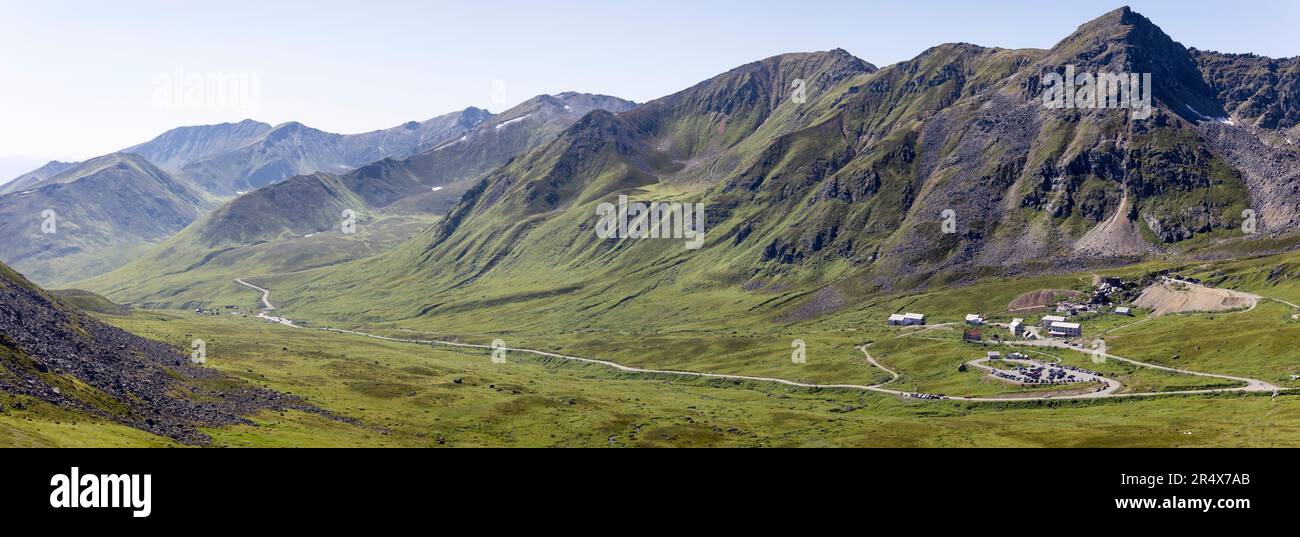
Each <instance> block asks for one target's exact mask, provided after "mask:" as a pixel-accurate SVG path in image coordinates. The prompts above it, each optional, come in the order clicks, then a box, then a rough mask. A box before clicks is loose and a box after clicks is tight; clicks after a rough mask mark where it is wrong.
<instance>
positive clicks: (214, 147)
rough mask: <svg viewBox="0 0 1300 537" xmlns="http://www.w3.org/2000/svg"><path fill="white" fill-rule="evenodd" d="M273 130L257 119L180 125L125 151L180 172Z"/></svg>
mask: <svg viewBox="0 0 1300 537" xmlns="http://www.w3.org/2000/svg"><path fill="white" fill-rule="evenodd" d="M270 130H271V126H270V125H267V124H266V123H261V122H258V121H253V120H244V121H241V122H239V123H222V124H220V125H200V126H195V127H180V128H177V129H172V130H169V131H167V132H164V133H162V134H161V135H159V136H158V137H157V138H154V139H153V140H150V141H148V142H145V143H143V144H140V145H137V146H134V147H128V148H126V149H123V150H122V151H121V152H122V153H132V154H136V155H140V156H142V157H144V158H146V159H149V162H152V163H153V164H154V165H155V166H157V167H159V168H162V169H164V170H168V171H176V170H179V169H180V168H181V167H183V166H185V165H186V164H189V163H191V162H197V161H200V160H204V159H208V158H212V157H215V156H217V155H221V154H223V153H229V152H231V151H234V150H236V149H239V148H241V147H244V146H246V145H248V144H251V143H253V142H255V141H257V140H258V139H260V138H261V137H262V136H263V135H265V134H266V133H267V132H269V131H270Z"/></svg>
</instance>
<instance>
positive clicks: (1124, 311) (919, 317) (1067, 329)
mask: <svg viewBox="0 0 1300 537" xmlns="http://www.w3.org/2000/svg"><path fill="white" fill-rule="evenodd" d="M1056 309H1057V313H1058V314H1054V315H1044V316H1043V318H1042V320H1041V321H1039V323H1040V324H1039V326H1038V327H1034V326H1033V325H1031V324H1029V323H1026V322H1025V320H1024V319H1021V318H1019V317H1017V318H1014V319H1012V320H1011V323H1009V324H1008V325H1007V328H1008V330H1010V332H1011V336H1012V337H1018V338H1028V339H1037V338H1038V337H1040V334H1039V330H1040V329H1041V330H1043V331H1046V334H1047V335H1048V336H1050V337H1057V338H1079V337H1083V325H1082V324H1080V323H1077V322H1072V321H1070V319H1069V316H1070V315H1077V314H1078V313H1077V312H1094V313H1095V312H1098V311H1099V310H1098V309H1097V307H1096V306H1092V305H1081V304H1071V303H1066V302H1062V303H1060V304H1058V305H1057V308H1056ZM1113 313H1114V314H1116V315H1123V316H1128V317H1131V316H1133V309H1132V308H1130V307H1127V306H1120V307H1117V308H1115V309H1114V310H1113ZM965 321H966V325H967V326H970V327H972V329H968V330H967V332H966V336H965V337H966V339H967V340H971V341H980V340H981V339H982V338H981V337H980V334H979V332H978V331H977V330H973V329H974V328H979V327H982V326H985V325H987V324H988V321H987V320H986V319H985V318H984V317H983V316H982V315H979V314H976V313H970V314H967V315H966V319H965ZM925 322H926V316H925V314H922V313H895V314H893V315H890V316H889V321H888V324H889V326H922V325H925ZM999 326H1001V325H1000V324H999Z"/></svg>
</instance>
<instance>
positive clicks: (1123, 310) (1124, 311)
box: [1115, 306, 1133, 316]
mask: <svg viewBox="0 0 1300 537" xmlns="http://www.w3.org/2000/svg"><path fill="white" fill-rule="evenodd" d="M1115 315H1128V316H1132V315H1133V309H1132V308H1129V307H1125V306H1121V307H1118V308H1115Z"/></svg>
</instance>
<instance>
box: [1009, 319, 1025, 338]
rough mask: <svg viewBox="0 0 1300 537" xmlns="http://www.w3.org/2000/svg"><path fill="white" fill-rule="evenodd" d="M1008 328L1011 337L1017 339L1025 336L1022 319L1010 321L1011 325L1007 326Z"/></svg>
mask: <svg viewBox="0 0 1300 537" xmlns="http://www.w3.org/2000/svg"><path fill="white" fill-rule="evenodd" d="M1008 327H1009V328H1010V329H1011V335H1013V336H1016V337H1019V336H1023V335H1025V320H1024V319H1020V318H1016V319H1012V320H1011V324H1010V325H1008Z"/></svg>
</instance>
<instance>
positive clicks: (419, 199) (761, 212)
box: [87, 8, 1300, 318]
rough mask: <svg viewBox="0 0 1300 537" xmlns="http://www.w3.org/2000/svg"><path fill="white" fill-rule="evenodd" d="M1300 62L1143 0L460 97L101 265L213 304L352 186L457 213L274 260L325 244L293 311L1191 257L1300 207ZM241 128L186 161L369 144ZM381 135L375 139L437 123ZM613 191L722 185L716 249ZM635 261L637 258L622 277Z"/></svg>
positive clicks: (804, 308)
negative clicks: (608, 223) (1061, 104)
mask: <svg viewBox="0 0 1300 537" xmlns="http://www.w3.org/2000/svg"><path fill="white" fill-rule="evenodd" d="M1063 72H1090V73H1139V74H1141V73H1149V74H1150V75H1151V77H1150V80H1151V81H1152V86H1151V87H1150V88H1149V90H1150V95H1151V104H1152V108H1153V109H1152V111H1151V115H1150V117H1145V118H1137V117H1134V116H1132V115H1131V114H1130V111H1129V110H1125V109H1111V108H1083V107H1080V108H1066V109H1059V108H1052V107H1047V106H1044V102H1043V96H1044V94H1045V92H1046V91H1047V88H1046V82H1045V80H1047V78H1046V75H1049V74H1058V73H1063ZM1295 84H1296V62H1295V60H1294V59H1287V60H1274V59H1268V58H1261V57H1257V56H1250V55H1232V54H1221V53H1215V52H1204V51H1198V50H1194V49H1188V48H1186V47H1184V46H1183V45H1181V44H1179V43H1177V42H1176V41H1174V40H1173V39H1172V38H1170V37H1169V36H1167V35H1166V34H1165V33H1164V32H1162V31H1161V30H1160V28H1159V27H1157V26H1156V25H1155V24H1154V23H1152V22H1151V21H1150V20H1148V19H1146V18H1145V17H1143V16H1142V15H1140V14H1137V13H1135V12H1133V11H1132V10H1130V9H1128V8H1121V9H1118V10H1115V11H1112V12H1110V13H1107V14H1105V15H1103V16H1102V17H1100V18H1098V19H1096V20H1093V21H1090V22H1088V23H1086V24H1084V25H1082V26H1080V27H1079V28H1078V30H1076V31H1075V32H1074V33H1073V34H1071V35H1069V36H1067V37H1066V38H1064V39H1063V40H1061V41H1060V42H1059V43H1058V44H1057V45H1055V46H1054V47H1052V48H1051V49H1047V50H1039V49H1020V50H1012V49H1000V48H988V47H981V46H977V45H972V44H966V43H954V44H946V45H940V46H936V47H933V48H931V49H929V50H926V51H924V52H923V53H921V54H920V55H919V56H917V57H916V58H913V59H911V60H908V61H904V62H900V63H897V64H894V65H890V66H887V67H884V68H878V67H876V66H874V65H872V64H870V63H868V62H866V61H863V60H861V59H858V58H856V57H854V56H852V55H851V54H849V53H848V52H846V51H843V50H833V51H828V52H817V53H794V54H785V55H780V56H775V57H772V58H768V59H765V60H761V61H758V62H754V63H751V64H748V65H745V66H741V67H738V68H736V69H733V70H731V71H729V72H727V73H723V74H721V75H718V76H717V77H714V78H712V79H710V80H707V81H704V82H702V83H700V84H697V85H695V86H693V87H691V88H687V89H685V90H683V91H681V92H678V93H675V94H673V95H669V96H666V97H663V98H660V99H657V100H654V101H651V102H649V103H646V104H644V105H640V106H636V107H632V105H631V103H626V102H624V101H618V100H615V99H612V98H603V97H596V96H584V95H581V94H562V95H558V96H544V97H539V98H536V99H533V100H531V101H529V102H526V103H524V104H523V105H520V106H519V107H517V108H516V109H513V110H510V111H507V112H505V113H503V114H500V115H497V116H488V117H484V116H481V115H476V114H475V111H474V110H472V109H471V110H466V111H464V112H461V113H458V114H459V115H453V116H454V117H449V116H443V117H442V118H439V119H438V121H437V123H438V125H441V127H438V128H434V130H435V131H436V132H439V133H442V134H445V135H447V136H445V138H444V139H443V140H441V141H439V142H437V143H430V144H426V146H424V150H423V151H422V152H418V153H415V154H414V155H413V156H408V157H407V158H400V157H392V158H383V159H376V160H375V161H374V162H373V163H371V164H368V165H362V166H361V167H359V168H357V169H356V170H354V171H351V172H347V173H330V171H329V170H325V171H321V170H316V171H317V172H319V173H308V174H303V175H298V176H295V177H293V178H291V179H289V180H287V181H283V182H279V183H278V184H271V183H277V181H269V182H268V183H267V184H268V186H265V187H262V188H258V189H255V190H253V191H252V192H250V193H247V194H245V195H242V196H240V197H238V198H236V199H234V200H232V201H230V202H229V203H227V204H225V205H224V206H222V207H221V208H220V209H218V210H215V211H213V212H212V213H210V214H208V215H207V216H205V217H204V218H203V219H201V220H200V221H197V222H195V223H194V225H193V226H190V227H189V228H187V229H186V230H185V231H184V232H181V233H178V234H177V235H175V236H174V237H172V238H171V240H169V242H168V244H166V245H164V246H162V247H159V248H157V249H155V250H154V251H153V252H151V253H150V254H149V255H148V256H142V257H141V259H140V260H139V261H138V262H137V263H135V264H133V265H131V266H129V267H125V268H123V269H122V270H120V271H118V272H117V273H115V274H113V275H108V276H105V277H102V278H99V279H97V280H92V281H89V282H87V283H88V284H89V285H88V287H90V288H91V289H94V290H100V291H104V292H106V293H109V294H110V296H111V297H112V298H114V299H118V300H126V301H144V302H146V303H148V304H151V305H178V304H193V303H195V302H196V301H197V302H202V300H203V297H202V296H200V295H201V293H198V292H197V291H198V290H199V289H205V290H210V289H208V288H204V287H203V286H200V285H197V284H198V283H199V282H207V283H209V284H214V285H215V282H214V281H212V280H210V279H209V278H210V277H209V276H204V275H203V272H202V271H201V270H199V269H201V268H203V267H206V266H209V265H211V264H212V263H213V261H214V259H217V258H220V257H221V256H223V255H225V256H226V259H224V260H223V261H222V262H221V263H218V264H219V265H221V266H223V267H224V268H223V270H222V271H221V276H220V278H221V279H223V280H224V279H226V276H227V275H228V273H229V272H231V271H234V272H238V271H246V272H251V273H268V271H266V270H265V267H258V266H250V265H247V264H241V263H242V262H240V261H239V260H240V259H244V258H245V257H244V255H245V254H246V253H247V252H242V253H241V252H240V249H241V248H245V247H249V246H256V247H263V248H264V247H265V246H264V245H271V244H277V242H276V241H279V240H302V239H305V238H307V237H310V236H313V235H315V234H319V233H322V232H327V231H330V230H333V229H334V228H336V227H338V224H339V220H340V214H341V213H342V212H343V211H344V210H348V209H350V210H353V211H355V212H356V213H357V214H358V216H359V218H360V219H361V221H362V222H363V224H364V223H374V222H387V223H389V224H393V223H399V222H400V223H401V224H402V225H404V226H410V225H413V221H412V220H407V219H403V218H406V217H408V216H411V215H442V217H441V218H440V219H438V221H437V223H436V224H434V225H431V226H429V227H428V228H427V229H424V230H423V231H420V232H419V233H416V234H415V235H414V236H411V237H409V239H406V238H405V237H403V236H402V234H396V235H388V234H386V235H385V239H384V240H383V241H382V243H373V244H371V245H370V246H369V247H367V248H364V249H352V250H349V253H347V254H344V255H336V254H326V255H323V256H321V257H320V258H319V259H313V254H312V253H311V251H312V250H311V249H308V250H307V251H299V252H297V253H298V255H299V256H300V257H301V262H295V263H292V264H289V265H285V264H277V267H278V268H281V269H283V268H292V269H294V270H292V271H291V272H298V271H299V270H306V269H311V270H309V271H307V272H303V273H301V274H291V275H286V276H283V278H282V281H283V283H282V286H288V289H285V290H284V291H283V293H284V294H285V296H286V297H285V300H286V301H287V304H288V306H289V307H290V308H293V307H300V308H303V309H304V310H305V311H310V312H312V313H319V314H321V315H325V316H329V317H332V318H335V317H337V318H348V317H350V316H356V315H361V314H362V313H361V311H360V308H358V306H357V304H358V302H365V303H367V304H369V305H371V306H373V307H376V308H383V311H385V312H386V313H388V314H390V317H391V316H396V317H397V318H406V317H416V316H426V315H433V314H436V313H437V312H438V311H439V310H440V309H445V308H449V307H453V306H452V305H454V304H458V303H463V304H460V305H459V306H455V307H469V304H468V303H469V302H476V301H483V300H486V301H489V302H492V303H501V302H503V301H505V302H509V301H511V300H515V298H514V297H517V296H524V297H534V296H555V295H556V294H557V293H561V290H563V293H561V294H564V295H574V296H579V297H580V296H582V293H578V292H577V290H581V289H587V290H590V291H593V293H592V294H591V295H588V296H589V297H590V298H592V299H594V297H595V296H596V294H595V293H594V291H595V290H597V289H600V290H603V292H609V291H610V290H611V289H618V290H619V292H620V293H623V294H625V295H626V296H628V297H636V298H637V299H638V300H641V301H646V302H653V301H652V300H649V297H650V296H651V294H652V293H651V291H652V290H655V289H658V292H660V293H664V296H665V297H667V296H671V293H670V292H668V291H667V290H666V289H665V288H664V287H663V286H662V283H663V282H665V281H671V282H674V285H675V286H676V289H677V290H678V291H680V290H681V289H682V288H683V287H687V288H689V287H691V286H701V287H708V288H717V287H721V288H739V289H744V290H746V292H748V293H751V294H753V295H755V296H761V295H763V294H764V293H772V292H788V290H790V289H800V290H802V291H801V296H800V298H799V299H798V300H790V301H785V302H783V303H784V304H786V307H788V308H789V309H791V310H792V311H794V312H795V313H790V314H791V315H796V316H798V315H813V314H816V313H817V312H821V311H826V310H827V309H828V308H829V309H833V308H835V307H838V306H839V305H842V304H846V303H851V302H852V301H853V300H856V299H859V298H861V297H865V296H869V295H871V294H872V293H878V292H881V291H889V290H904V289H916V288H922V287H925V286H928V285H939V284H948V283H953V282H961V281H970V280H973V279H975V278H977V277H979V275H981V274H988V273H990V272H991V271H992V272H996V273H998V274H1017V273H1041V272H1055V271H1063V270H1068V269H1078V268H1081V267H1089V266H1112V265H1116V264H1124V263H1131V262H1134V261H1139V260H1142V259H1147V258H1151V257H1153V256H1170V255H1174V256H1177V255H1190V254H1188V253H1189V252H1191V251H1197V252H1202V251H1204V250H1205V249H1206V248H1207V247H1209V245H1213V244H1216V243H1219V242H1224V241H1227V242H1239V241H1242V240H1247V239H1251V238H1252V237H1249V236H1244V234H1243V233H1242V229H1244V228H1243V224H1244V223H1245V221H1246V220H1247V219H1248V218H1250V217H1251V216H1250V215H1252V214H1253V215H1255V217H1257V220H1258V222H1257V229H1258V231H1259V232H1260V233H1262V234H1263V236H1273V237H1276V236H1279V235H1285V234H1288V233H1290V232H1292V231H1294V230H1295V227H1296V225H1300V191H1298V190H1297V188H1298V187H1300V183H1298V182H1297V181H1300V176H1297V173H1300V172H1298V171H1297V170H1300V166H1297V160H1296V159H1297V158H1298V155H1300V153H1298V152H1297V149H1296V145H1295V136H1294V135H1295V132H1296V129H1297V121H1296V120H1297V110H1298V109H1300V107H1298V106H1297V97H1296V93H1295V92H1293V91H1291V90H1290V88H1294V87H1295ZM574 103H578V104H576V105H575V104H574ZM467 118H468V119H467ZM557 118H558V119H557ZM408 127H409V128H411V129H415V126H414V124H412V125H410V126H408ZM431 128H432V127H431ZM417 130H418V129H417ZM226 131H227V132H229V133H230V134H229V136H230V137H232V138H238V137H240V136H249V137H254V138H256V139H257V140H258V141H257V142H254V143H252V144H249V145H245V146H244V147H243V148H241V149H239V150H236V151H234V152H228V153H224V154H222V155H220V156H217V157H210V158H205V159H203V160H199V161H196V162H197V163H196V162H191V163H188V164H183V165H180V167H179V171H178V172H177V173H178V174H179V175H181V176H184V177H195V176H202V173H205V172H195V171H194V170H196V169H198V168H206V169H208V170H224V171H221V172H219V173H217V172H214V173H213V174H211V175H210V176H209V177H213V178H215V177H225V178H231V177H238V178H239V179H235V180H233V182H229V183H223V184H224V186H219V183H221V181H217V180H215V179H211V180H206V181H200V182H199V184H202V185H207V189H208V190H209V191H210V192H216V193H220V192H221V189H223V188H224V189H235V188H243V186H241V185H246V186H248V187H254V186H260V180H259V179H257V177H261V176H260V175H259V174H260V173H262V172H261V171H258V170H270V169H274V170H280V169H282V167H281V166H280V165H270V164H267V165H262V163H263V162H270V161H274V162H281V163H284V162H290V161H292V162H298V160H295V158H279V157H277V158H273V159H270V160H269V161H268V160H260V159H258V158H254V157H251V156H250V154H262V153H265V152H267V151H270V149H269V148H281V149H283V150H284V151H278V152H274V153H275V154H276V155H283V154H294V155H307V154H310V155H317V154H329V155H334V156H337V155H342V154H344V153H347V154H354V153H355V154H366V155H367V156H368V157H369V158H373V157H374V156H375V155H374V153H366V152H365V151H363V150H361V149H360V148H359V146H358V147H357V148H353V150H350V151H341V150H340V151H335V150H333V149H331V150H322V152H320V153H318V152H316V151H317V149H319V148H323V147H333V146H330V144H328V143H317V142H313V141H311V140H314V139H315V137H317V136H319V135H318V134H316V131H311V130H310V129H306V128H304V127H301V126H294V125H285V126H280V127H276V128H272V129H270V130H267V131H265V132H261V130H260V128H259V127H257V125H248V126H245V127H244V128H243V129H232V128H231V127H229V126H227V127H226ZM236 132H238V133H240V134H237V135H236V134H234V133H236ZM380 132H381V133H386V134H382V135H381V134H375V133H371V135H370V136H371V138H370V139H369V140H370V142H371V143H375V140H380V139H382V140H391V139H394V137H397V138H399V139H401V140H405V141H406V142H411V140H412V139H428V138H430V137H429V136H419V137H415V138H412V137H409V136H408V137H405V138H402V137H400V136H397V135H396V134H395V133H393V132H392V130H390V131H380ZM359 136H360V135H359ZM433 137H436V136H433ZM160 138H161V137H160ZM184 138H185V137H184V136H177V137H175V139H172V140H169V141H168V142H166V143H159V144H155V145H157V146H160V147H166V148H167V150H162V149H153V151H154V153H153V154H155V155H156V156H155V158H158V159H161V160H167V161H168V162H170V163H172V165H176V164H175V163H177V162H180V161H181V160H184V159H185V158H189V157H190V156H191V155H200V154H204V153H206V152H208V150H207V149H206V148H207V147H209V146H207V145H204V144H197V143H188V142H186V143H182V142H179V141H178V140H182V139H184ZM223 140H224V139H223ZM277 142H280V143H278V144H277ZM236 143H237V142H229V141H221V142H215V143H213V144H212V147H220V148H225V147H228V146H230V145H235V144H236ZM418 145H419V144H414V145H407V146H404V147H407V148H408V149H410V148H415V147H417V146H418ZM304 147H305V148H312V149H303V148H304ZM285 151H287V152H285ZM222 159H228V161H238V162H239V163H241V166H237V167H234V168H232V167H226V166H224V165H217V164H214V163H215V162H217V161H221V160H222ZM308 160H311V161H312V162H314V163H316V164H321V163H324V162H326V161H327V160H329V159H308ZM249 163H255V164H251V165H249ZM236 168H238V169H236ZM620 195H625V196H629V197H630V198H631V199H632V200H633V201H647V202H648V201H655V200H659V201H675V202H693V203H701V204H703V205H704V206H705V207H707V210H706V220H705V228H706V229H707V233H706V239H705V246H704V248H703V249H701V250H699V251H689V250H685V249H682V248H680V245H678V244H673V243H669V242H667V241H644V240H641V241H638V240H633V241H611V240H601V239H600V238H598V237H596V235H595V234H594V233H593V228H594V225H595V222H594V216H593V215H595V211H596V207H597V206H599V205H600V204H601V203H610V202H614V201H615V200H616V199H618V196H620ZM453 202H454V205H452V203H453ZM949 226H951V229H948V227H949ZM381 227H382V226H381ZM390 246H391V247H390ZM343 261H349V262H346V263H345V262H343ZM543 268H545V270H543ZM557 268H558V269H560V270H556V269H557ZM196 271H197V272H196ZM628 273H636V274H638V275H639V277H638V278H637V279H635V280H634V281H623V280H620V279H619V277H620V275H623V274H628ZM268 274H269V273H268ZM160 282H168V283H166V284H165V285H164V284H161V283H160ZM399 289H400V290H401V292H398V290H399ZM205 292H206V291H205ZM648 293H650V294H648ZM468 296H474V297H476V298H475V299H473V300H469V299H467V298H465V297H468ZM370 297H385V298H384V299H383V300H382V301H379V302H375V301H371V300H368V299H369V298H370ZM363 299H364V300H363ZM620 304H623V305H626V304H627V302H620ZM566 307H570V308H573V309H575V310H577V309H584V308H587V307H590V304H586V303H584V302H583V300H582V299H580V298H575V299H574V300H573V302H572V303H571V304H569V305H568V306H566Z"/></svg>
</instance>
